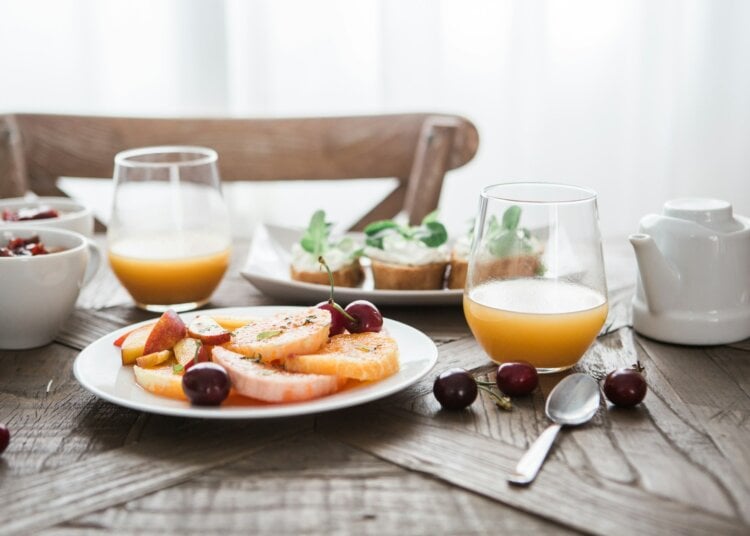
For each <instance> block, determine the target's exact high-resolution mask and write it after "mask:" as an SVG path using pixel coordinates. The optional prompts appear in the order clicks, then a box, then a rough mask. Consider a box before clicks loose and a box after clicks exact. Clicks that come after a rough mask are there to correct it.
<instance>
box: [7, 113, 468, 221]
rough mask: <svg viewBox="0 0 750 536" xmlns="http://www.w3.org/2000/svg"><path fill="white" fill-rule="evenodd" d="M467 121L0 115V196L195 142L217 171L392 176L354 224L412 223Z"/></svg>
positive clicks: (229, 174)
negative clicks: (404, 219) (208, 150)
mask: <svg viewBox="0 0 750 536" xmlns="http://www.w3.org/2000/svg"><path fill="white" fill-rule="evenodd" d="M478 144H479V136H478V134H477V130H476V128H475V127H474V125H473V124H472V123H471V122H469V121H467V120H466V119H464V118H462V117H458V116H452V115H433V114H398V115H378V116H363V117H331V118H307V119H140V118H120V117H86V116H72V115H43V114H11V115H4V116H3V115H0V197H12V196H17V195H23V193H24V192H26V191H27V190H31V191H33V192H35V193H36V194H38V195H60V191H59V190H58V189H57V187H56V186H55V182H56V181H57V179H58V178H59V177H62V176H67V177H99V178H101V177H111V176H112V171H113V161H114V156H115V154H116V153H117V152H119V151H122V150H124V149H129V148H133V147H144V146H150V145H202V146H207V147H212V148H213V149H215V150H216V151H217V152H218V153H219V167H220V173H221V177H222V180H224V181H235V180H266V181H268V180H295V179H296V180H299V179H311V180H316V179H358V178H382V177H394V178H396V179H398V181H399V184H398V186H397V187H396V189H395V190H394V191H393V192H391V193H390V194H389V195H388V196H387V197H386V198H385V199H383V201H382V202H381V203H379V204H378V205H377V206H376V207H375V208H373V209H372V210H371V211H370V212H369V213H367V214H366V215H364V216H363V217H362V218H361V219H360V220H359V221H358V222H357V223H356V224H355V225H354V226H353V228H354V229H361V228H362V227H363V226H364V225H366V224H367V223H368V222H370V221H374V220H377V219H383V218H391V217H393V216H395V215H396V214H397V213H399V212H402V211H403V212H404V213H406V214H407V215H408V217H409V221H410V222H411V223H417V222H419V221H421V219H422V218H423V217H424V216H425V215H426V214H428V213H429V212H430V211H432V210H434V209H435V208H436V207H437V204H438V201H439V198H440V190H441V187H442V184H443V177H444V176H445V173H446V171H448V170H451V169H455V168H457V167H460V166H462V165H464V164H466V163H467V162H468V161H469V160H471V159H472V157H473V156H474V154H475V153H476V151H477V146H478Z"/></svg>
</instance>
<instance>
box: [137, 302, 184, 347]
mask: <svg viewBox="0 0 750 536" xmlns="http://www.w3.org/2000/svg"><path fill="white" fill-rule="evenodd" d="M185 331H186V328H185V323H184V322H183V321H182V319H181V318H180V317H179V315H178V314H177V313H175V312H174V311H173V310H172V309H169V310H167V311H165V312H164V314H162V315H161V318H159V320H158V321H157V322H156V324H154V329H153V330H152V331H151V335H149V336H148V339H147V340H146V347H145V348H144V349H143V353H144V354H152V353H154V352H161V351H162V350H171V349H172V347H173V346H174V345H175V344H177V342H178V341H179V340H180V339H182V338H184V337H185Z"/></svg>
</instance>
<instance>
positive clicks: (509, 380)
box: [495, 361, 539, 396]
mask: <svg viewBox="0 0 750 536" xmlns="http://www.w3.org/2000/svg"><path fill="white" fill-rule="evenodd" d="M495 383H496V384H497V388H498V389H500V390H501V391H502V392H503V393H505V394H506V395H508V396H522V395H528V394H529V393H531V392H532V391H533V390H534V389H536V386H537V385H539V375H538V374H537V372H536V368H534V365H531V364H530V363H527V362H526V361H515V362H511V363H503V364H502V365H500V366H499V367H497V377H496V378H495Z"/></svg>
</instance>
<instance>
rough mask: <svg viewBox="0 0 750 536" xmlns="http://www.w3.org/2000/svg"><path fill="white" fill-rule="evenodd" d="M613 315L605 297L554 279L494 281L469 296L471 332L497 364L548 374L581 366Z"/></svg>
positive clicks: (466, 298) (466, 308) (467, 307)
mask: <svg viewBox="0 0 750 536" xmlns="http://www.w3.org/2000/svg"><path fill="white" fill-rule="evenodd" d="M607 310H608V308H607V300H606V298H605V297H604V296H603V295H602V294H600V293H599V292H597V291H595V290H592V289H590V288H588V287H584V286H581V285H576V284H574V283H567V282H564V281H557V280H552V279H509V280H504V281H492V282H489V283H485V284H483V285H479V286H477V287H474V288H473V289H471V290H470V291H469V292H468V293H467V294H465V295H464V313H465V315H466V320H467V322H468V323H469V327H470V328H471V331H472V333H473V334H474V336H475V337H476V338H477V340H478V341H479V344H481V345H482V347H483V348H484V350H485V351H486V352H487V353H488V354H489V356H490V358H491V359H492V360H493V361H495V362H498V363H502V362H506V361H528V362H529V363H531V364H532V365H534V366H535V367H537V368H539V369H542V370H545V371H547V372H551V371H554V370H562V369H565V368H568V367H571V366H573V365H575V364H576V363H577V362H578V360H579V359H580V358H581V357H582V356H583V354H584V353H585V352H586V349H587V348H588V347H589V345H590V344H591V343H592V342H593V340H594V339H595V338H596V335H597V334H598V333H599V330H600V329H601V327H602V325H603V324H604V320H605V319H606V318H607Z"/></svg>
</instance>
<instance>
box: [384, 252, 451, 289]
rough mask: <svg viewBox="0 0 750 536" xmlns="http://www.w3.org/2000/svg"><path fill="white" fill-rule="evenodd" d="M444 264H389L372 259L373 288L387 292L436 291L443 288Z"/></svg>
mask: <svg viewBox="0 0 750 536" xmlns="http://www.w3.org/2000/svg"><path fill="white" fill-rule="evenodd" d="M447 265H448V263H446V262H433V263H430V264H421V265H415V266H411V265H406V264H391V263H387V262H381V261H376V260H375V259H372V277H373V279H374V281H375V288H377V289H388V290H437V289H441V288H443V280H444V278H445V267H446V266H447Z"/></svg>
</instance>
